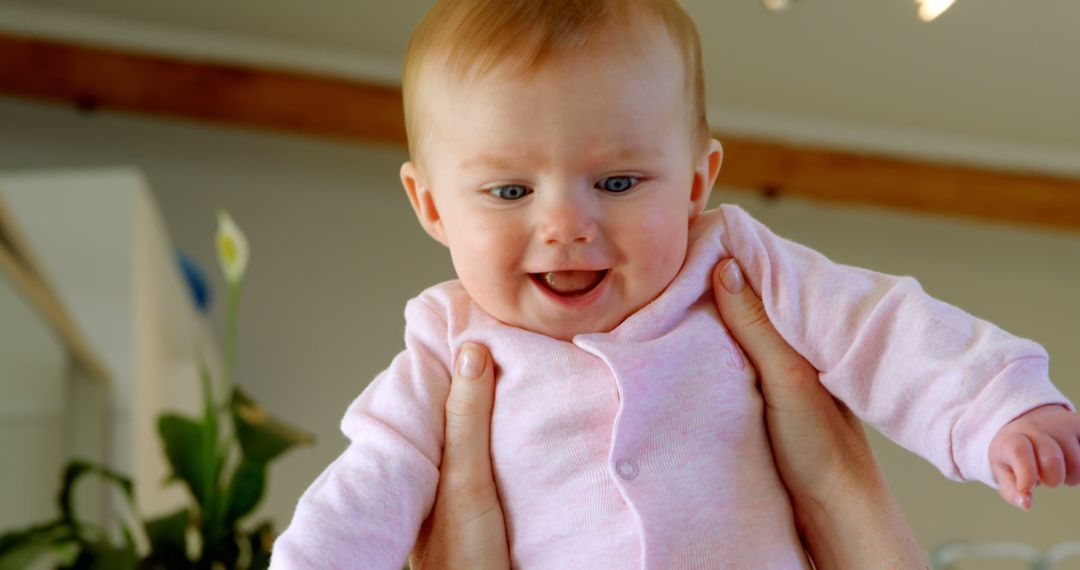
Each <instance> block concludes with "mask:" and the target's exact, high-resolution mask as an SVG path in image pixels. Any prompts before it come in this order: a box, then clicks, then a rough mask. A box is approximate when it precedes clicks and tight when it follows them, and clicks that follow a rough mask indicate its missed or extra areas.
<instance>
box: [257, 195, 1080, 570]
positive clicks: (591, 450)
mask: <svg viewBox="0 0 1080 570" xmlns="http://www.w3.org/2000/svg"><path fill="white" fill-rule="evenodd" d="M662 237H663V236H657V238H658V239H662ZM726 257H734V258H735V259H737V260H738V261H739V263H740V264H741V265H742V267H743V269H744V272H745V275H746V279H747V282H748V283H749V284H750V286H751V287H752V288H753V289H754V291H756V292H757V293H758V294H759V295H760V296H761V298H762V300H763V301H764V304H765V307H766V310H767V311H768V314H769V318H770V319H771V320H772V322H773V324H774V325H775V326H776V328H777V330H778V331H780V333H781V334H782V335H783V337H784V338H785V339H786V340H787V341H788V342H789V343H790V344H791V345H792V346H793V347H795V349H797V350H798V351H799V352H800V353H801V354H802V355H803V356H805V357H806V358H807V359H808V360H809V361H810V362H811V363H812V364H813V365H814V366H815V367H816V368H817V369H818V370H820V371H821V381H822V383H823V384H824V385H825V386H826V387H827V388H828V389H829V391H831V392H832V393H833V394H834V395H835V396H837V397H838V398H840V399H841V400H843V401H844V403H846V404H847V405H848V406H850V407H851V409H852V410H853V411H854V412H855V413H856V414H857V415H858V416H859V417H860V418H862V419H863V420H865V421H866V422H868V423H869V424H870V425H872V426H873V427H875V428H876V429H878V430H879V431H881V432H882V433H884V434H885V435H886V436H888V437H889V438H891V439H892V440H894V441H896V442H898V443H899V444H901V445H903V446H904V447H906V448H908V449H910V450H912V451H914V452H916V453H918V454H919V455H921V456H923V457H925V458H926V459H927V460H929V461H930V462H932V463H933V464H934V465H935V466H937V467H938V469H940V470H941V471H942V472H943V473H944V474H945V475H947V476H948V477H950V478H953V479H958V480H966V479H973V480H979V481H983V482H985V483H987V484H991V485H993V477H992V475H991V472H990V465H989V459H988V451H987V450H988V448H989V445H990V440H991V439H992V438H993V436H994V435H995V434H996V433H997V432H998V430H999V429H1000V428H1001V427H1002V426H1003V425H1004V424H1006V423H1007V422H1009V421H1010V420H1012V419H1013V418H1015V417H1017V416H1018V415H1020V414H1022V413H1024V412H1026V411H1028V410H1031V409H1033V408H1035V407H1037V406H1040V405H1044V404H1051V403H1060V404H1064V405H1066V406H1069V407H1070V409H1072V405H1071V404H1070V403H1069V402H1068V401H1067V400H1066V399H1065V398H1064V397H1063V396H1062V394H1061V393H1060V392H1059V391H1058V390H1057V389H1055V388H1054V386H1053V385H1052V384H1051V383H1050V381H1049V378H1048V376H1047V355H1046V352H1045V351H1044V350H1043V349H1042V347H1040V346H1039V345H1037V344H1035V343H1034V342H1031V341H1028V340H1024V339H1020V338H1016V337H1014V336H1011V335H1009V334H1007V333H1005V332H1003V331H1002V330H1001V329H999V328H997V327H996V326H994V325H992V324H990V323H988V322H985V321H982V320H979V319H976V318H974V317H972V316H970V315H968V314H966V313H964V312H963V311H961V310H959V309H957V308H955V307H953V306H950V305H947V304H945V303H942V302H940V301H937V300H934V299H932V298H930V297H929V296H927V295H926V294H925V293H924V292H923V291H922V289H921V288H920V286H919V284H918V282H916V281H915V280H914V279H912V278H910V277H893V276H889V275H883V274H880V273H875V272H872V271H868V270H865V269H858V268H854V267H847V266H842V265H837V264H834V263H832V262H830V261H829V260H828V259H826V258H825V257H824V256H822V255H821V254H819V253H816V252H814V251H812V250H810V249H807V248H805V247H803V246H801V245H798V244H795V243H792V242H790V241H786V240H783V239H781V238H779V237H777V236H776V235H774V234H772V233H771V232H770V231H769V230H768V229H767V228H765V227H764V226H762V225H761V224H760V223H758V222H757V221H756V220H754V219H752V218H751V217H750V216H749V215H747V214H746V213H745V212H744V211H743V210H741V209H739V208H737V207H733V206H723V207H721V208H719V209H717V210H712V211H709V212H706V213H704V214H702V215H701V216H700V217H698V218H697V219H696V220H695V221H694V222H693V223H692V224H691V228H690V244H689V250H688V253H687V259H686V262H685V264H684V265H683V268H682V270H681V271H680V272H679V274H678V276H677V277H676V278H675V280H674V281H673V282H672V283H671V285H669V286H668V288H667V289H666V290H665V291H664V292H663V293H662V294H661V295H660V296H659V297H658V298H657V299H655V300H654V301H653V302H652V303H650V304H649V305H647V306H646V307H644V308H643V309H641V310H640V311H638V312H637V313H635V314H633V315H631V316H630V317H628V318H627V319H626V320H625V321H623V323H622V324H620V325H619V326H618V327H616V328H615V329H614V330H612V331H610V332H606V333H592V334H582V335H579V336H576V337H574V339H573V341H572V342H564V341H560V340H556V339H553V338H550V337H546V336H543V335H540V334H537V333H533V332H529V331H526V330H523V329H519V328H514V327H510V326H507V325H504V324H502V323H500V322H498V321H496V320H495V319H494V318H493V317H491V316H489V315H488V314H486V313H485V312H484V311H483V310H482V309H481V308H480V307H479V306H478V305H476V304H475V303H474V302H473V301H472V300H471V299H470V298H469V296H468V294H467V293H466V292H465V290H464V289H463V288H462V286H461V284H460V283H459V282H457V281H449V282H446V283H442V284H440V285H436V286H435V287H432V288H430V289H428V290H427V291H424V292H423V293H422V294H421V295H420V296H419V297H417V298H415V299H412V300H411V301H409V303H408V305H407V306H406V308H405V317H406V328H405V351H404V352H402V353H401V354H399V355H398V356H397V357H396V358H395V359H394V361H393V363H392V364H391V365H390V367H389V368H388V369H387V370H386V371H384V372H383V373H382V374H380V375H379V376H378V378H376V379H375V380H374V381H373V382H372V383H371V385H369V386H368V387H367V389H365V390H364V392H363V393H362V394H361V395H360V397H359V398H357V399H356V401H354V402H353V403H352V405H351V406H350V407H349V410H348V412H347V413H346V415H345V418H344V419H343V420H342V431H344V433H345V435H346V436H348V437H349V439H350V441H351V444H350V445H349V447H348V449H346V450H345V452H344V453H343V454H342V455H341V456H340V457H338V459H337V460H336V461H334V463H333V464H331V465H330V466H329V467H328V468H327V469H326V470H325V471H324V472H323V473H322V475H320V476H319V478H318V479H317V480H316V481H315V482H314V483H313V484H312V485H311V487H310V488H309V489H308V490H307V491H306V492H305V493H304V495H303V497H301V499H300V502H299V504H298V505H297V508H296V513H295V515H294V517H293V521H292V523H291V524H290V526H289V528H288V529H287V530H286V531H285V532H284V533H283V534H282V535H281V537H280V538H279V539H278V540H277V542H276V543H275V544H274V551H273V559H272V561H271V567H272V568H278V569H286V568H311V569H320V570H324V569H332V568H357V569H374V570H399V569H400V568H401V567H402V565H403V564H404V562H405V560H406V557H407V555H408V553H409V552H410V550H411V549H412V546H413V543H414V541H415V538H416V535H417V532H418V529H419V528H420V524H421V522H422V521H423V520H424V519H425V518H426V516H427V514H428V512H429V510H430V509H431V506H432V504H433V501H434V497H435V489H436V485H437V480H438V476H439V463H440V460H441V452H442V444H443V421H444V410H443V406H444V405H445V402H446V397H447V394H448V393H449V385H450V373H449V371H450V370H451V363H452V361H453V356H454V355H455V354H457V350H458V348H459V347H460V346H461V344H462V343H464V342H477V343H481V344H483V345H485V346H487V347H488V348H489V349H490V351H491V354H492V356H493V358H494V360H495V362H496V363H497V364H498V380H497V383H496V395H495V409H494V412H493V415H492V426H491V427H492V429H491V437H492V441H491V454H492V460H493V465H494V471H495V478H496V483H497V486H498V491H499V498H500V500H501V502H502V507H503V512H504V514H505V516H506V524H507V534H508V535H509V536H508V539H509V544H510V556H511V560H512V564H513V566H514V567H515V568H523V569H530V568H542V569H555V568H558V569H573V568H618V569H629V568H647V569H668V568H725V569H727V568H754V569H771V568H783V569H787V568H808V567H809V565H808V563H807V561H806V557H805V555H804V553H803V550H802V548H801V546H800V544H799V539H798V536H797V535H796V531H795V527H794V522H793V518H792V511H791V506H790V504H789V502H788V497H787V494H786V492H785V489H784V487H783V485H782V484H781V482H780V479H779V476H778V475H777V473H776V470H775V466H774V464H773V457H772V451H771V450H770V447H769V443H768V439H767V435H766V432H765V424H764V420H763V415H762V413H763V410H762V406H763V403H762V399H761V396H760V394H759V393H758V391H757V389H756V388H755V376H754V371H753V369H752V368H750V367H749V366H748V365H747V364H746V361H745V359H744V357H743V354H742V351H741V350H740V348H739V347H738V345H736V344H735V342H734V341H733V340H732V338H731V337H730V336H729V335H728V333H727V331H726V330H725V328H724V325H723V323H722V322H721V320H720V318H719V315H718V314H717V310H716V306H715V304H714V301H713V295H712V291H711V286H710V280H709V276H710V272H711V271H712V269H713V267H714V266H715V265H716V263H717V262H718V261H719V260H721V259H723V258H726Z"/></svg>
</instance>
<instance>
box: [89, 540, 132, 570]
mask: <svg viewBox="0 0 1080 570" xmlns="http://www.w3.org/2000/svg"><path fill="white" fill-rule="evenodd" d="M138 566H139V555H138V554H137V553H136V552H135V548H134V547H133V546H131V545H128V544H125V545H124V546H121V547H116V546H113V545H112V544H109V542H107V541H104V540H101V541H97V542H88V543H86V545H85V546H84V547H83V551H82V553H80V555H79V558H78V559H77V560H76V561H75V564H74V568H77V569H79V570H82V569H85V570H136V568H138Z"/></svg>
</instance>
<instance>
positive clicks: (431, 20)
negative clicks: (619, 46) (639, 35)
mask: <svg viewBox="0 0 1080 570" xmlns="http://www.w3.org/2000/svg"><path fill="white" fill-rule="evenodd" d="M643 22H645V23H653V22H660V23H662V24H663V25H664V27H665V28H666V30H667V32H668V34H669V35H670V36H671V38H672V39H673V40H674V43H675V45H676V46H677V47H678V49H679V50H680V52H681V53H682V59H683V65H684V73H683V77H684V78H686V92H687V102H688V103H689V111H690V113H689V121H690V126H691V129H692V132H691V137H692V141H691V142H692V144H693V147H692V148H694V149H695V150H696V151H697V153H698V154H700V153H703V152H704V151H705V149H706V147H707V145H708V141H709V126H708V120H707V118H706V115H705V79H704V72H703V71H702V64H701V42H700V39H699V37H698V32H697V28H696V27H695V26H694V22H693V20H691V19H690V16H689V15H688V14H687V13H686V12H685V11H684V10H683V9H682V7H681V6H680V5H679V3H678V2H677V1H676V0H438V2H437V3H436V4H435V6H434V7H433V8H432V9H431V10H430V11H429V12H428V13H427V15H425V16H424V18H423V19H422V20H421V21H420V23H419V24H418V25H417V27H416V30H415V31H414V32H413V35H412V38H411V39H410V41H409V46H408V48H407V49H406V52H405V67H404V78H403V81H402V94H403V96H404V105H405V129H406V132H407V134H408V139H409V153H410V154H411V156H412V157H413V160H416V161H421V160H422V159H421V157H420V151H421V147H422V146H423V145H422V144H420V141H421V140H422V139H421V136H422V134H421V129H420V125H419V123H420V122H421V120H420V119H421V117H420V110H419V109H418V101H417V100H418V98H419V97H418V91H419V85H420V84H421V80H422V75H423V74H424V73H425V72H428V71H430V70H429V69H428V68H427V67H425V64H431V63H432V62H438V65H440V66H443V67H441V69H442V70H443V71H444V72H446V73H450V74H451V76H452V77H482V76H483V75H485V74H487V73H489V72H491V71H492V70H494V69H500V70H503V69H506V70H509V71H511V72H520V73H528V72H529V71H531V70H534V69H536V68H537V67H539V66H540V65H541V64H542V63H543V62H544V60H545V59H546V58H547V57H550V56H551V55H553V54H563V53H568V52H572V51H574V50H580V49H583V48H585V47H587V46H588V44H589V42H590V40H591V39H594V38H596V37H597V36H602V35H603V32H605V31H610V29H611V28H612V27H613V26H616V25H619V24H626V25H628V26H631V27H630V29H629V32H630V33H634V32H635V31H636V32H640V31H641V25H642V23H643ZM635 26H636V27H635Z"/></svg>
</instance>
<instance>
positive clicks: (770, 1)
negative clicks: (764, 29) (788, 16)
mask: <svg viewBox="0 0 1080 570" xmlns="http://www.w3.org/2000/svg"><path fill="white" fill-rule="evenodd" d="M761 3H762V4H764V5H765V7H766V8H768V9H769V11H771V12H783V11H784V10H787V9H788V8H790V7H791V5H792V3H794V0H761Z"/></svg>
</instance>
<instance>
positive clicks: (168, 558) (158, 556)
mask: <svg viewBox="0 0 1080 570" xmlns="http://www.w3.org/2000/svg"><path fill="white" fill-rule="evenodd" d="M190 524H191V516H190V514H189V513H188V510H187V509H181V510H179V511H177V512H175V513H173V514H171V515H165V516H162V517H158V518H156V519H153V520H150V521H148V522H147V523H146V535H147V537H148V538H149V539H150V548H151V552H150V559H151V560H152V561H153V562H154V563H156V564H155V567H158V568H166V569H167V570H174V569H175V570H183V569H185V568H188V567H189V566H191V562H190V561H189V560H188V557H187V531H188V527H189V526H190Z"/></svg>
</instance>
